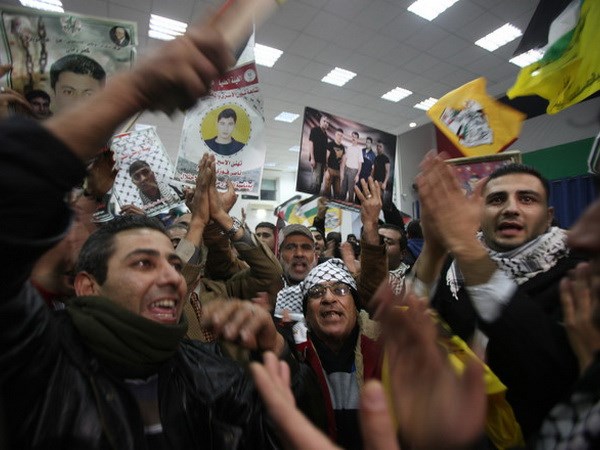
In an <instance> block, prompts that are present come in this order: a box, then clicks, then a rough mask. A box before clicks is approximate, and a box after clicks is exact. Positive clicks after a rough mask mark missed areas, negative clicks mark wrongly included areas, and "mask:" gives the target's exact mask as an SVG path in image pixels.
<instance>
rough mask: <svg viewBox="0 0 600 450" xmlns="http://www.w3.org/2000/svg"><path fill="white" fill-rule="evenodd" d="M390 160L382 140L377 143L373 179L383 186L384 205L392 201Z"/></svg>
mask: <svg viewBox="0 0 600 450" xmlns="http://www.w3.org/2000/svg"><path fill="white" fill-rule="evenodd" d="M390 166H391V163H390V158H389V157H388V156H387V155H386V154H385V147H384V145H383V142H382V141H381V140H378V141H377V156H375V161H373V179H374V180H375V181H377V182H378V183H379V185H380V186H381V192H382V199H383V203H384V204H386V203H388V202H389V201H390V199H391V196H390V191H391V183H390Z"/></svg>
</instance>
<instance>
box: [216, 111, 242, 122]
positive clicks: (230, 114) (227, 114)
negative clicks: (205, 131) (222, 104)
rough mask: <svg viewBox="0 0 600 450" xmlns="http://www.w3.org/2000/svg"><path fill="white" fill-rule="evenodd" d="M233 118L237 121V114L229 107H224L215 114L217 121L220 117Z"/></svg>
mask: <svg viewBox="0 0 600 450" xmlns="http://www.w3.org/2000/svg"><path fill="white" fill-rule="evenodd" d="M229 118H231V119H233V121H234V122H237V114H236V113H235V111H234V110H233V109H231V108H225V109H224V110H223V111H221V112H220V113H219V115H218V116H217V122H218V121H219V120H221V119H229Z"/></svg>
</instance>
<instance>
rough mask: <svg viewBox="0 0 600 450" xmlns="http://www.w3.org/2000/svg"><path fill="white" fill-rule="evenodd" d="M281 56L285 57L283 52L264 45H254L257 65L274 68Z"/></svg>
mask: <svg viewBox="0 0 600 450" xmlns="http://www.w3.org/2000/svg"><path fill="white" fill-rule="evenodd" d="M281 55H283V52H282V51H281V50H278V49H276V48H273V47H267V46H266V45H262V44H254V61H255V62H256V64H259V65H261V66H266V67H273V65H274V64H275V63H276V62H277V60H278V59H279V57H280V56H281Z"/></svg>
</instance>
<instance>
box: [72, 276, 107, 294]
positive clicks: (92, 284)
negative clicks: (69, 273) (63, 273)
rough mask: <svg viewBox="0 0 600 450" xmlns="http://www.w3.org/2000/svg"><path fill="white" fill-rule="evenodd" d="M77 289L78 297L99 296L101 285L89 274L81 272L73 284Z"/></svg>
mask: <svg viewBox="0 0 600 450" xmlns="http://www.w3.org/2000/svg"><path fill="white" fill-rule="evenodd" d="M73 285H74V287H75V294H76V295H77V296H78V297H81V296H86V295H98V292H99V287H100V286H99V285H98V282H97V281H96V279H95V278H94V277H93V276H92V275H90V274H89V273H87V272H79V273H78V274H77V275H75V281H74V283H73Z"/></svg>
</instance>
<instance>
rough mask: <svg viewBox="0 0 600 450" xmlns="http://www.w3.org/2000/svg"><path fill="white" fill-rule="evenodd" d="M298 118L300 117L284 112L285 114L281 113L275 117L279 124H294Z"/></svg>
mask: <svg viewBox="0 0 600 450" xmlns="http://www.w3.org/2000/svg"><path fill="white" fill-rule="evenodd" d="M298 117H300V115H298V114H294V113H291V112H285V111H283V112H280V113H279V115H278V116H277V117H275V120H278V121H279V122H287V123H292V122H293V121H294V120H296V119H297V118H298Z"/></svg>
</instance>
